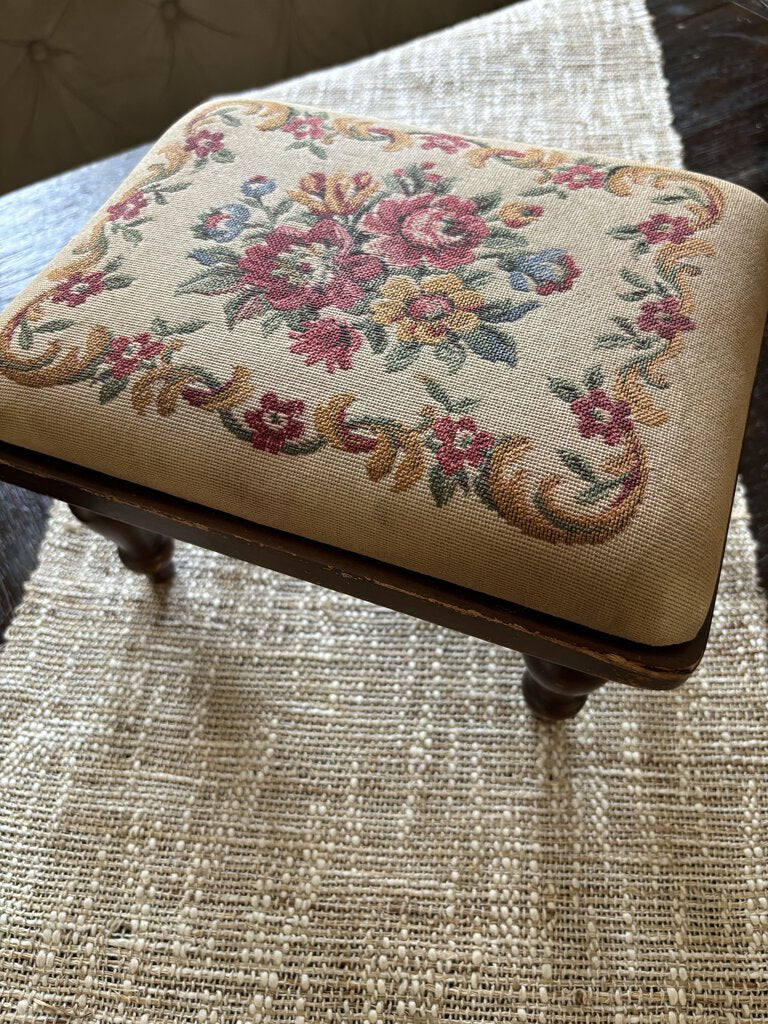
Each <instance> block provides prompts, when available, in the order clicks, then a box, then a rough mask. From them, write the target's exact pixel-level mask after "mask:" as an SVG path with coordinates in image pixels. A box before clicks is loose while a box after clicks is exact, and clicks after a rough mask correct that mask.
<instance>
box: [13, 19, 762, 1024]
mask: <svg viewBox="0 0 768 1024" xmlns="http://www.w3.org/2000/svg"><path fill="white" fill-rule="evenodd" d="M442 39H447V40H448V41H449V45H448V44H446V45H445V46H443V44H442V42H441V40H442ZM462 41H463V43H462ZM460 43H462V46H461V47H460V46H459V45H458V44H460ZM459 53H460V54H461V56H460V57H459V56H457V54H459ZM504 55H506V57H504ZM510 55H511V56H510ZM382 61H383V62H388V63H387V66H388V67H389V68H394V67H396V66H397V64H398V62H401V63H402V64H403V65H404V66H405V67H406V68H407V69H408V74H407V76H404V78H403V81H405V82H409V83H417V84H418V86H419V88H418V90H417V89H416V88H414V90H413V92H412V94H411V96H412V98H411V103H412V104H413V110H414V112H415V113H417V114H419V116H420V117H422V116H425V115H427V114H429V115H430V116H431V114H433V113H434V116H435V119H438V118H442V117H443V113H442V112H444V113H445V117H444V121H445V123H447V124H448V125H456V126H461V124H460V117H459V114H460V113H461V111H462V110H468V109H469V102H470V101H469V99H468V97H471V96H474V97H475V99H474V102H475V104H476V105H477V107H478V108H481V107H482V109H488V108H489V107H490V108H491V109H493V110H495V111H496V114H495V116H497V117H498V118H499V121H498V122H497V123H496V124H494V125H491V124H489V125H488V126H487V127H486V128H484V129H483V130H487V131H491V130H493V131H496V130H498V131H499V132H504V133H507V130H508V131H509V133H510V134H519V135H522V136H523V137H525V136H526V135H528V136H529V137H543V136H544V131H545V129H546V120H547V118H550V117H551V118H552V119H553V123H556V125H557V133H558V136H559V137H560V138H563V139H566V136H567V132H568V131H569V130H573V131H575V130H576V129H575V128H574V127H573V126H574V125H576V124H577V123H578V122H579V121H581V122H583V124H584V130H585V131H586V124H587V123H589V124H590V125H592V124H594V125H595V126H596V127H595V131H596V132H601V133H602V135H601V136H600V141H599V146H600V147H601V148H605V149H608V150H613V151H614V152H619V151H621V152H625V153H626V155H628V156H629V155H634V154H632V153H631V151H630V150H629V148H628V143H627V141H626V140H627V139H628V138H629V137H636V138H638V139H641V140H642V145H643V146H644V147H645V149H644V152H643V155H644V156H645V157H646V158H647V159H652V160H659V161H660V162H672V160H673V158H675V157H676V155H678V154H679V143H678V140H677V138H676V136H675V134H674V132H673V131H672V129H671V127H670V114H669V109H668V107H667V104H666V99H665V95H664V81H663V76H662V70H661V63H660V58H659V53H658V48H657V45H656V43H655V41H654V39H653V36H652V33H651V28H650V23H649V19H648V15H647V13H646V11H645V9H644V7H643V5H642V4H640V3H628V4H623V3H622V4H613V3H610V4H603V3H597V2H595V3H583V2H579V3H571V2H569V0H563V2H561V3H557V4H543V3H539V2H536V3H527V4H521V5H518V6H517V7H515V8H514V9H513V10H512V11H511V12H504V13H502V14H499V15H496V16H493V17H490V18H488V19H485V20H484V22H478V23H474V24H472V25H469V26H467V27H466V28H462V29H457V30H454V31H453V32H451V33H448V34H446V36H445V37H438V39H437V40H435V39H433V40H430V41H429V44H428V45H427V44H421V43H416V44H413V45H412V46H409V47H406V48H404V49H403V50H402V51H401V52H400V54H399V55H397V54H396V55H389V56H387V57H380V58H375V59H374V60H373V61H372V62H362V63H361V65H360V66H359V67H358V68H357V69H355V68H353V69H349V70H345V71H344V72H341V71H334V72H330V73H328V74H327V75H326V76H313V77H312V78H311V79H310V80H309V81H308V83H307V84H306V85H305V86H304V87H303V88H302V92H303V94H304V95H305V96H306V98H307V99H310V98H311V99H313V100H314V101H316V102H320V103H324V102H328V103H333V105H335V106H338V107H341V108H342V109H343V108H345V107H346V108H347V109H353V108H354V107H355V106H356V107H358V109H360V110H361V111H362V110H364V109H365V108H366V107H369V106H372V105H373V104H368V103H367V102H366V98H367V96H368V95H370V96H371V97H372V98H373V100H374V101H376V103H378V102H379V100H378V95H379V94H378V93H377V92H376V91H375V90H381V89H387V88H389V89H390V93H389V94H390V95H391V96H392V97H393V103H394V101H395V100H394V98H395V97H396V96H397V95H398V93H397V89H398V87H397V86H396V85H395V84H392V85H391V87H387V86H385V85H384V84H383V81H382V77H378V76H377V74H374V70H376V69H377V68H381V62H382ZM366 69H368V70H366ZM370 69H373V70H370ZM512 71H514V73H511V72H512ZM502 72H503V76H502ZM344 75H347V76H349V82H350V85H349V90H350V91H349V94H348V95H346V96H343V95H341V96H339V97H337V98H333V99H330V98H328V97H327V96H326V95H324V94H323V92H322V90H323V89H334V90H337V91H338V90H341V89H342V85H341V83H342V81H343V80H344ZM593 77H594V79H595V82H599V83H600V87H599V88H598V87H597V86H596V85H595V86H594V87H593V83H592V78H593ZM483 82H486V83H489V85H488V91H487V92H486V93H483V91H482V88H481V86H482V83H483ZM627 83H631V87H629V86H628V85H627ZM310 86H311V87H312V88H313V89H316V90H317V92H316V93H314V94H312V95H311V96H310V95H309V88H310ZM526 86H527V88H526ZM502 87H503V90H504V92H503V93H502V91H501V90H502ZM400 88H402V86H400ZM367 90H371V92H370V93H368V92H367ZM510 90H511V95H512V96H513V98H517V95H518V93H517V90H520V94H522V93H523V92H524V91H525V92H529V93H530V94H531V96H532V99H531V103H533V104H534V109H536V110H538V111H539V114H538V115H537V116H540V117H542V119H543V120H542V123H541V124H538V125H537V124H535V123H533V122H531V123H526V124H525V126H524V127H523V128H521V130H520V131H519V132H518V131H516V129H517V127H518V124H517V123H516V122H514V120H513V117H514V114H515V113H516V112H519V113H520V116H521V117H526V116H533V115H532V114H531V113H530V108H523V107H522V106H518V107H517V108H516V106H515V104H514V103H512V102H510V103H509V104H508V109H505V98H504V97H505V96H509V95H510ZM280 91H281V93H283V94H285V93H286V91H287V90H286V89H285V88H282V89H281V90H280ZM481 97H482V103H481ZM547 99H549V106H547ZM397 102H398V103H405V100H404V99H403V98H398V99H397ZM452 104H454V109H455V111H456V116H455V117H454V116H452V115H451V105H452ZM394 112H395V113H397V114H398V115H399V116H408V111H406V110H404V109H398V110H397V111H394ZM503 116H504V117H509V119H510V120H509V121H508V122H503ZM475 117H476V115H475V114H473V123H476V122H475V121H474V118H475ZM466 127H470V125H468V124H467V125H466ZM552 141H554V139H553V140H552ZM567 141H570V142H572V143H575V142H577V141H578V140H574V139H567ZM754 559H755V552H754V545H753V542H752V539H751V536H750V533H749V530H748V524H747V519H746V514H745V506H744V501H743V497H742V495H741V494H740V493H739V494H737V501H736V505H735V510H734V516H733V519H732V524H731V531H730V538H729V546H728V550H727V554H726V559H725V563H724V570H723V578H722V582H721V587H720V597H719V602H718V606H717V610H716V616H715V622H714V629H713V634H712V640H711V643H710V647H709V650H708V653H707V655H706V657H705V661H704V663H703V665H702V667H701V669H700V671H699V673H698V674H697V675H696V677H694V679H693V680H691V682H690V683H689V684H688V685H687V686H686V687H684V688H683V689H681V690H679V691H676V692H675V693H671V694H652V693H647V692H641V691H634V690H631V689H629V688H625V687H619V686H615V685H611V686H608V687H606V688H605V689H604V690H603V691H601V692H599V693H597V694H596V695H594V696H593V697H591V698H590V701H589V703H588V705H587V707H586V709H585V710H584V711H583V712H582V714H581V716H580V717H579V718H578V719H577V720H575V721H574V722H572V723H569V724H565V725H562V726H554V727H545V726H540V725H537V724H536V723H535V722H534V721H533V720H532V719H531V717H530V715H529V714H528V713H527V711H526V710H525V708H524V705H523V702H522V698H521V696H520V694H519V686H518V681H519V674H520V670H521V663H520V659H519V657H518V656H517V655H515V654H513V653H511V652H507V651H504V650H502V649H500V648H496V647H493V646H491V645H488V644H484V643H482V642H480V641H475V640H472V639H468V638H466V637H463V636H461V635H459V634H456V633H452V632H449V631H446V630H441V629H439V628H437V627H434V626H431V625H428V624H426V623H421V622H417V621H415V620H412V619H409V618H406V617H404V616H402V615H398V614H396V613H394V612H390V611H387V610H383V609H380V608H375V607H373V606H370V605H367V604H364V603H362V602H359V601H355V600H353V599H351V598H347V597H344V596H342V595H338V594H333V593H330V592H328V591H324V590H321V589H318V588H315V587H311V586H309V585H307V584H304V583H301V582H298V581H294V580H290V579H287V578H285V577H280V576H277V575H275V574H272V573H269V572H266V571H264V570H260V569H257V568H254V567H250V566H247V565H245V564H243V563H239V562H236V561H232V560H229V559H226V558H223V557H221V556H218V555H216V554H213V553H210V552H206V551H203V550H201V549H196V548H191V547H188V546H185V545H181V546H180V550H179V556H178V565H179V574H178V577H177V580H176V582H175V583H174V585H173V586H172V587H171V588H169V589H166V590H160V591H155V592H153V591H152V590H150V588H149V587H148V585H147V584H146V582H145V581H144V580H143V579H141V578H138V577H134V576H132V575H130V574H128V573H126V572H125V570H123V569H122V567H121V566H120V564H119V562H118V561H117V559H116V558H115V556H114V553H113V551H112V549H111V546H110V545H108V544H107V543H106V542H103V541H101V540H100V539H98V538H96V537H94V535H93V534H91V533H90V532H88V531H87V530H85V529H83V528H82V527H81V526H80V525H79V524H77V523H76V522H74V521H73V520H71V519H70V517H69V515H68V513H67V512H66V510H65V509H63V508H62V507H60V506H57V507H56V508H55V510H54V514H53V519H52V524H51V528H50V531H49V534H48V537H47V540H46V543H45V545H44V548H43V550H42V552H41V564H40V568H39V569H38V571H37V573H36V574H35V576H34V577H33V579H32V581H31V582H30V584H29V586H28V590H27V595H26V598H25V601H24V603H23V605H22V608H21V609H20V612H19V614H18V616H17V618H16V621H15V623H14V624H13V626H12V627H11V630H10V633H9V638H8V643H7V645H6V647H5V649H4V650H3V651H2V654H0V686H1V690H0V1019H3V1020H8V1021H14V1022H23V1024H28V1022H29V1024H32V1022H44V1021H51V1022H53V1021H64V1020H66V1021H73V1022H76V1021H81V1020H82V1021H89V1022H95V1024H128V1022H130V1024H134V1022H136V1024H139V1022H140V1024H176V1022H180V1024H181V1022H183V1024H188V1022H189V1024H191V1022H200V1024H206V1022H211V1024H214V1022H215V1024H236V1022H243V1024H246V1022H247V1024H277V1022H281V1024H282V1022H285V1024H320V1022H327V1024H337V1022H344V1024H347V1022H349V1024H353V1022H354V1024H379V1022H381V1024H404V1022H411V1021H413V1022H423V1024H427V1022H434V1024H438V1022H439V1024H470V1022H472V1024H486V1022H488V1021H498V1022H501V1024H505V1022H515V1024H517V1022H523V1024H525V1022H529V1024H530V1022H537V1024H694V1022H696V1024H736V1022H742V1021H743V1022H746V1021H758V1020H761V1019H764V1018H765V1017H766V1016H768V996H766V993H767V992H768V971H767V970H766V952H767V951H768V914H767V911H768V904H767V902H766V900H767V899H768V877H767V875H766V869H765V850H764V847H765V825H764V822H765V796H764V794H765V791H766V785H767V784H768V744H767V743H766V736H768V730H767V729H766V726H768V719H767V717H766V710H765V709H766V704H767V703H768V702H766V626H765V621H766V608H765V602H764V600H763V597H762V595H761V593H760V592H759V590H758V586H757V582H756V579H755V571H754Z"/></svg>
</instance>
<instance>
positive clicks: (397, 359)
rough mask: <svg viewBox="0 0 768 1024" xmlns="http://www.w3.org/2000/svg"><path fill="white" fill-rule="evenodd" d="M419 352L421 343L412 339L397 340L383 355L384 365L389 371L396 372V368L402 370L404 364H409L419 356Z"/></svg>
mask: <svg viewBox="0 0 768 1024" xmlns="http://www.w3.org/2000/svg"><path fill="white" fill-rule="evenodd" d="M420 354H421V345H418V344H416V343H415V342H413V341H398V343H397V344H396V345H394V346H393V347H392V348H390V349H389V350H388V352H387V354H386V355H385V356H384V365H385V366H386V368H387V370H388V372H389V373H396V372H397V371H398V370H404V369H405V368H406V366H410V365H411V363H413V362H415V360H417V359H418V358H419V355H420Z"/></svg>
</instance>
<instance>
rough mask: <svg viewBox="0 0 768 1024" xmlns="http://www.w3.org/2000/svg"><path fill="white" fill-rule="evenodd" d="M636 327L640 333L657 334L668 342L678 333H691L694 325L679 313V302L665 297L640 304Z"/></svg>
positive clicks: (670, 297)
mask: <svg viewBox="0 0 768 1024" xmlns="http://www.w3.org/2000/svg"><path fill="white" fill-rule="evenodd" d="M637 326H638V327H639V328H640V330H641V331H649V332H651V333H653V334H659V335H660V336H661V337H662V338H666V339H667V340H669V339H670V338H674V336H675V335H676V334H678V333H679V332H680V331H692V330H693V329H694V327H695V326H696V325H695V324H694V322H693V320H690V319H689V318H688V317H687V316H685V315H684V314H683V313H681V312H680V300H679V299H675V298H674V297H673V296H671V295H667V296H666V297H665V298H663V299H652V300H651V301H650V302H644V303H643V304H642V306H641V307H640V316H639V317H638V318H637Z"/></svg>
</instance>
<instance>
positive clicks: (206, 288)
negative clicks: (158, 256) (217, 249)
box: [176, 267, 240, 295]
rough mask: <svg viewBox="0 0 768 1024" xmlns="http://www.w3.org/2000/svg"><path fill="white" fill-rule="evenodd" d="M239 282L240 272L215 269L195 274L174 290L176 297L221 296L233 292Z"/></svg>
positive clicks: (223, 268) (225, 268)
mask: <svg viewBox="0 0 768 1024" xmlns="http://www.w3.org/2000/svg"><path fill="white" fill-rule="evenodd" d="M239 280H240V271H239V270H237V269H230V268H228V267H216V269H215V270H204V271H203V272H202V273H201V274H195V276H194V277H190V278H189V280H188V281H182V283H181V284H180V285H179V286H178V288H177V289H176V294H177V295H189V294H193V295H222V294H224V293H226V292H231V291H234V290H235V289H236V288H237V286H238V283H239Z"/></svg>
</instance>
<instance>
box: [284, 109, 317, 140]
mask: <svg viewBox="0 0 768 1024" xmlns="http://www.w3.org/2000/svg"><path fill="white" fill-rule="evenodd" d="M283 131H284V132H289V133H290V134H291V135H293V137H294V138H295V139H322V137H323V135H324V133H325V126H324V125H323V119H322V117H318V116H317V114H314V115H313V116H312V117H292V118H291V120H290V121H286V122H285V124H284V125H283Z"/></svg>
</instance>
